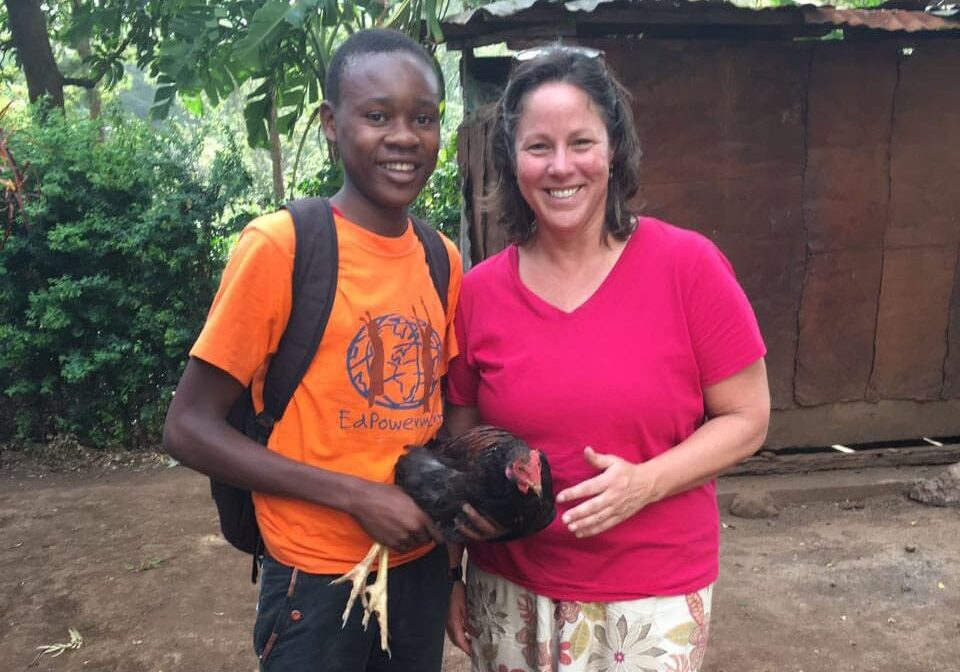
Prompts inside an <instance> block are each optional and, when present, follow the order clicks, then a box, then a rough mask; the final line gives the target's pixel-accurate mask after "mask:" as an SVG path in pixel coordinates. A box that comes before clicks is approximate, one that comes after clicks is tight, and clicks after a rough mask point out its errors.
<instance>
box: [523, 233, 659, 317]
mask: <svg viewBox="0 0 960 672" xmlns="http://www.w3.org/2000/svg"><path fill="white" fill-rule="evenodd" d="M638 220H639V221H638V225H637V229H639V228H640V222H642V219H641V218H638ZM637 229H635V230H634V232H633V233H632V234H631V235H630V238H629V239H628V240H627V244H626V245H624V247H623V250H622V251H621V252H620V256H619V257H618V258H617V261H616V262H614V264H613V267H612V268H611V269H610V270H609V271H608V272H607V275H606V277H605V278H604V279H603V281H602V282H601V283H600V285H599V286H598V287H597V288H596V289H595V290H594V291H593V293H592V294H591V295H590V296H588V297H587V298H586V299H584V301H583V302H582V303H581V304H580V305H579V306H577V307H575V308H573V309H572V310H563V309H562V308H559V307H557V306H555V305H553V304H552V303H550V302H549V301H547V300H546V299H544V298H542V297H541V296H540V295H539V294H537V293H536V292H534V291H533V290H532V289H530V288H529V287H527V286H526V285H525V284H524V282H523V280H522V279H521V278H520V250H519V248H518V247H517V246H516V245H511V246H510V247H509V248H507V261H508V262H509V263H508V265H509V269H510V277H511V279H512V282H513V284H514V287H515V289H516V291H517V292H518V293H519V294H520V296H522V297H524V298H525V299H526V301H527V302H528V303H529V304H530V306H531V307H532V308H533V309H534V311H536V312H537V313H538V314H539V315H540V316H541V317H545V318H558V319H572V318H575V317H577V316H579V315H581V314H583V313H584V312H586V311H588V310H589V309H590V306H592V305H593V304H595V303H597V302H598V301H600V300H601V299H602V297H603V295H604V294H606V293H607V292H609V291H611V290H610V289H609V287H610V286H611V285H613V284H614V283H615V281H616V277H617V275H618V274H619V272H620V268H621V267H623V266H625V265H626V262H625V261H624V258H625V257H626V256H627V255H628V254H630V253H631V249H632V248H633V247H634V240H635V239H636V238H637Z"/></svg>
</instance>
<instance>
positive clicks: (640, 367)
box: [448, 218, 765, 601]
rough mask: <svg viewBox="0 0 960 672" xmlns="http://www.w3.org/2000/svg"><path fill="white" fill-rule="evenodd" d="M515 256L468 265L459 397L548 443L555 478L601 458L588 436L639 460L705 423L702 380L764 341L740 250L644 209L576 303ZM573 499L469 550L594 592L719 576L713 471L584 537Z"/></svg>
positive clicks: (545, 586) (586, 470)
mask: <svg viewBox="0 0 960 672" xmlns="http://www.w3.org/2000/svg"><path fill="white" fill-rule="evenodd" d="M517 260H518V256H517V248H516V247H508V248H507V249H506V250H504V251H503V252H501V253H499V254H497V255H496V256H493V257H491V258H490V259H487V260H486V261H484V262H483V263H481V264H479V265H478V266H477V267H475V268H474V269H473V270H472V271H470V272H469V273H468V274H467V275H466V277H465V278H464V281H463V288H462V291H461V295H460V305H459V307H458V309H457V316H456V330H457V341H458V343H459V345H460V356H459V357H458V358H456V359H455V360H454V361H453V362H451V365H450V370H449V375H448V384H449V396H448V399H449V401H450V402H452V403H454V404H456V405H460V406H476V407H477V408H478V409H479V412H480V418H481V421H482V422H484V423H487V424H491V425H496V426H499V427H503V428H505V429H508V430H510V431H511V432H514V433H515V434H517V435H518V436H520V437H522V438H523V439H525V440H526V441H527V442H528V443H529V444H530V445H531V446H533V447H535V448H538V449H540V450H542V451H544V452H545V453H546V454H547V456H548V457H549V460H550V467H551V470H552V472H553V487H554V493H557V492H560V491H561V490H563V489H564V488H568V487H570V486H572V485H574V484H576V483H579V482H581V481H583V480H585V479H588V478H591V477H592V476H594V475H595V474H596V473H597V472H596V471H595V470H594V469H593V468H592V467H590V466H589V465H588V464H587V463H586V461H585V460H584V459H583V448H584V446H593V448H595V449H596V450H597V451H599V452H601V453H612V454H616V455H619V456H621V457H623V458H625V459H627V460H630V461H632V462H643V461H645V460H649V459H651V458H652V457H654V456H656V455H658V454H660V453H662V452H664V451H667V450H670V449H671V448H672V447H673V446H675V445H676V444H678V443H680V442H681V441H683V440H684V439H685V438H686V437H688V436H689V435H690V434H691V433H693V432H694V431H695V430H696V429H697V428H698V427H699V426H700V425H701V424H702V423H703V416H704V409H703V388H704V387H707V386H709V385H711V384H714V383H717V382H719V381H721V380H723V379H724V378H727V377H729V376H730V375H732V374H734V373H736V372H738V371H740V370H741V369H743V368H744V367H746V366H747V365H749V364H751V363H753V362H755V361H756V360H757V359H759V358H760V357H762V356H763V355H764V354H765V348H764V344H763V340H762V338H761V336H760V330H759V328H758V326H757V321H756V318H755V317H754V314H753V310H752V309H751V307H750V303H749V302H748V300H747V298H746V296H745V295H744V293H743V290H742V289H741V288H740V285H739V284H738V283H737V281H736V278H735V277H734V274H733V270H732V269H731V267H730V264H729V262H728V261H727V260H726V258H725V257H724V256H723V254H722V253H721V252H720V251H719V250H718V249H717V248H716V246H714V244H713V243H712V242H710V241H709V240H708V239H707V238H705V237H703V236H701V235H700V234H697V233H694V232H692V231H687V230H684V229H679V228H677V227H674V226H671V225H669V224H666V223H664V222H661V221H658V220H656V219H650V218H641V219H640V222H639V225H638V227H637V230H636V232H635V233H634V234H633V236H632V237H631V239H630V240H629V241H628V243H627V245H626V248H625V249H624V251H623V253H622V254H621V256H620V259H619V260H618V261H617V264H616V265H615V266H614V268H613V270H612V271H611V272H610V274H609V275H608V276H607V278H606V279H605V280H604V282H603V284H602V285H601V286H600V288H599V289H597V291H596V292H595V293H594V294H593V295H592V296H591V297H590V298H589V299H588V300H587V301H586V302H585V303H584V304H583V305H581V306H580V307H578V308H577V309H576V310H574V311H572V312H570V313H567V312H564V311H562V310H559V309H557V308H555V307H553V306H551V305H550V304H548V303H546V302H545V301H543V300H542V299H540V298H539V297H538V296H536V295H535V294H534V293H532V292H531V291H530V290H529V289H527V288H526V287H525V286H524V285H523V283H522V282H521V281H520V276H519V273H518V270H517V268H518V267H517ZM575 504H576V503H574V504H573V505H575ZM570 506H572V505H571V504H567V505H560V506H558V515H557V518H556V520H554V522H553V523H552V524H551V525H550V526H549V527H548V528H547V529H545V530H544V531H542V532H540V533H539V534H537V535H535V536H533V537H530V538H528V539H522V540H518V541H514V542H508V543H495V544H473V545H471V546H470V548H469V552H470V558H471V560H472V561H474V562H476V563H477V565H478V566H479V567H480V568H481V569H484V570H486V571H489V572H494V573H496V574H499V575H501V576H503V577H505V578H507V579H509V580H510V581H513V582H514V583H517V584H520V585H521V586H524V587H526V588H528V589H531V590H533V591H535V592H537V593H539V594H541V595H546V596H548V597H552V598H554V599H568V600H582V601H617V600H629V599H637V598H641V597H647V596H652V595H680V594H684V593H689V592H692V591H694V590H699V589H700V588H703V587H704V586H706V585H708V584H710V583H711V582H713V581H714V580H715V579H716V577H717V567H718V551H719V517H718V513H717V503H716V496H715V488H714V484H713V483H709V484H706V485H703V486H701V487H698V488H694V489H692V490H689V491H687V492H683V493H680V494H678V495H675V496H673V497H669V498H667V499H664V500H662V501H659V502H656V503H654V504H651V505H650V506H648V507H646V508H644V509H642V510H641V511H639V512H638V513H637V514H636V515H634V516H633V517H632V518H630V519H628V520H626V521H624V522H623V523H621V524H620V525H618V526H617V527H615V528H613V529H611V530H608V531H606V532H604V533H602V534H599V535H597V536H594V537H589V538H585V539H577V538H576V537H574V536H573V535H572V534H571V533H570V532H569V531H568V530H567V527H566V526H565V525H564V524H563V523H562V522H561V521H560V516H561V515H562V513H563V512H564V511H565V510H566V509H567V508H570Z"/></svg>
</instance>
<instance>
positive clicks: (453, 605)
mask: <svg viewBox="0 0 960 672" xmlns="http://www.w3.org/2000/svg"><path fill="white" fill-rule="evenodd" d="M447 637H449V638H450V642H451V643H452V644H453V645H454V646H455V647H457V648H458V649H460V650H461V651H463V652H464V653H465V654H467V655H468V656H469V655H470V633H468V632H467V587H466V586H465V585H463V581H454V582H453V588H451V589H450V608H449V609H448V610H447Z"/></svg>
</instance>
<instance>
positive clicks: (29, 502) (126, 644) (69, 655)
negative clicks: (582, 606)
mask: <svg viewBox="0 0 960 672" xmlns="http://www.w3.org/2000/svg"><path fill="white" fill-rule="evenodd" d="M0 466H2V471H0V651H2V652H3V654H2V660H3V662H2V663H0V669H2V670H9V671H15V670H24V669H27V668H28V667H29V665H30V664H31V661H34V659H35V657H36V655H37V653H38V649H37V647H39V646H42V645H49V644H55V643H67V642H69V638H70V636H69V634H68V629H69V628H73V629H75V630H76V631H77V632H78V633H79V634H80V635H81V636H82V638H83V642H82V644H81V645H80V646H79V648H77V649H75V650H66V651H64V652H63V653H62V655H60V656H58V657H51V656H49V655H48V656H43V657H41V658H40V659H38V660H37V661H36V663H35V665H34V667H33V668H31V669H34V670H60V671H63V670H70V671H81V670H97V671H103V672H141V671H142V672H181V671H182V672H227V671H230V672H235V671H249V672H254V671H255V670H256V661H255V659H254V656H253V654H252V652H251V644H250V639H251V637H250V629H251V625H252V622H253V617H254V608H255V601H256V590H255V588H254V587H253V586H252V585H251V584H250V582H249V568H250V566H249V561H248V559H247V557H246V556H244V555H242V554H240V553H238V552H235V551H233V550H232V549H231V548H229V547H228V546H226V545H225V542H223V541H222V540H221V539H220V537H219V536H218V534H217V528H216V519H215V512H214V508H213V505H212V503H211V502H210V499H209V494H208V490H207V481H206V480H205V479H204V478H203V477H201V476H199V475H197V474H195V473H192V472H190V471H189V470H187V469H184V468H182V467H176V468H167V467H165V466H163V465H162V464H161V463H160V462H159V461H158V460H153V461H150V460H140V461H139V462H138V463H137V464H135V465H133V466H130V465H129V464H127V465H121V466H117V464H116V463H111V462H110V461H109V460H107V461H105V462H102V463H101V464H99V465H98V466H97V467H96V468H93V469H86V470H82V471H79V472H68V473H59V474H57V473H54V474H49V473H46V474H41V473H38V472H37V471H36V470H30V469H28V468H25V467H23V466H22V465H17V464H13V465H11V464H10V463H9V462H7V463H0ZM444 669H445V672H465V671H466V670H468V669H469V665H468V663H467V661H466V659H465V657H464V656H463V655H462V654H460V653H459V652H457V651H453V652H448V654H447V658H446V662H445V667H444ZM854 670H856V671H870V672H894V671H896V672H921V671H923V672H935V671H941V672H956V671H957V670H960V510H958V509H935V508H926V507H923V506H921V505H918V504H915V503H913V502H911V501H909V500H907V499H906V498H905V497H901V496H897V495H885V496H878V497H871V498H867V499H863V500H856V501H845V502H839V503H838V502H824V501H813V502H808V503H805V504H801V503H795V504H788V505H786V506H785V508H784V510H783V512H782V513H781V515H780V516H779V517H778V518H775V519H769V520H745V519H739V518H733V517H730V516H727V515H725V516H724V530H723V551H722V569H721V580H720V583H719V584H718V588H717V591H716V597H715V601H714V606H713V620H712V623H711V641H710V645H709V647H708V649H707V657H706V663H705V666H704V672H767V671H769V672H799V671H803V672H819V671H824V672H826V671H830V672H847V671H854Z"/></svg>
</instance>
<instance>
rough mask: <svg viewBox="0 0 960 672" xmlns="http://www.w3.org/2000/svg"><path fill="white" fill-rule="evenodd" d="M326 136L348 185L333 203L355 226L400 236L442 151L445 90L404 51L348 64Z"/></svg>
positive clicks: (326, 124) (326, 119) (424, 65)
mask: <svg viewBox="0 0 960 672" xmlns="http://www.w3.org/2000/svg"><path fill="white" fill-rule="evenodd" d="M324 105H325V109H324V113H323V122H324V134H325V135H326V137H327V139H328V140H330V141H333V142H335V143H336V145H337V148H338V149H339V151H340V158H341V160H342V161H343V168H344V184H343V188H342V189H341V190H340V192H339V193H338V194H337V195H336V196H335V197H334V199H333V200H334V204H335V205H336V206H337V207H338V208H340V210H341V211H342V212H343V213H344V215H346V216H347V218H348V219H350V220H352V221H353V222H355V223H356V224H359V225H360V226H363V227H365V228H368V229H370V230H372V231H374V232H376V233H380V234H382V235H399V234H400V233H402V232H403V230H404V227H405V226H406V208H407V206H409V205H410V204H411V203H412V202H413V201H414V200H415V199H416V197H417V196H418V195H419V193H420V190H421V189H422V188H423V186H424V185H425V184H426V182H427V179H428V178H429V177H430V174H431V173H432V172H433V169H434V167H435V166H436V163H437V152H438V151H439V149H440V109H439V108H440V84H439V81H438V80H437V75H436V73H435V72H434V71H433V69H432V68H431V67H430V66H429V65H428V64H427V63H425V62H424V61H423V60H422V59H420V58H417V57H416V56H414V55H412V54H408V53H405V52H390V53H378V54H370V55H364V56H362V57H360V56H358V57H354V58H352V59H351V60H350V61H348V63H347V65H346V68H345V70H344V77H343V80H342V82H341V85H340V102H339V104H338V105H337V107H336V109H333V108H332V107H330V106H329V104H326V103H325V104H324Z"/></svg>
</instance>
